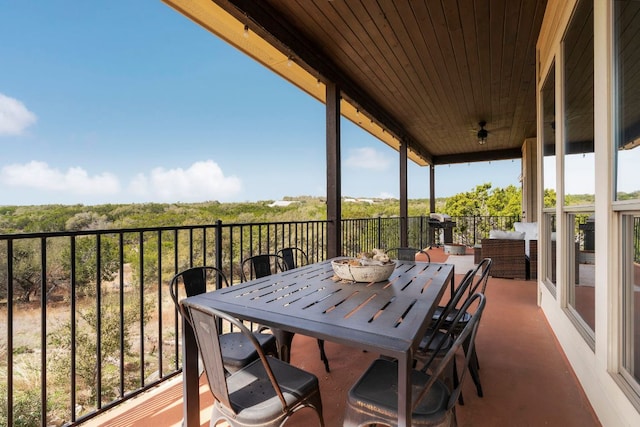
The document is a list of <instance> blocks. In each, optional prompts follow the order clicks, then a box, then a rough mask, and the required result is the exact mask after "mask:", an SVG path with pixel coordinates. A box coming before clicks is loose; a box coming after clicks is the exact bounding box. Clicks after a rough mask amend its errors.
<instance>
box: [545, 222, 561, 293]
mask: <svg viewBox="0 0 640 427" xmlns="http://www.w3.org/2000/svg"><path fill="white" fill-rule="evenodd" d="M543 218H544V224H543V227H544V228H543V232H544V233H545V236H546V241H547V244H548V246H547V247H548V250H546V251H544V252H543V253H544V256H545V259H546V262H545V267H544V270H543V274H544V276H543V277H544V283H545V284H547V287H548V288H549V290H550V291H551V292H552V293H553V295H554V296H555V291H556V275H557V271H558V268H557V265H556V214H555V213H550V212H545V213H544V214H543Z"/></svg>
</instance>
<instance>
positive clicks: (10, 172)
mask: <svg viewBox="0 0 640 427" xmlns="http://www.w3.org/2000/svg"><path fill="white" fill-rule="evenodd" d="M0 182H2V184H3V185H6V186H9V187H19V188H30V189H35V190H44V191H51V192H60V193H71V194H76V195H108V194H116V193H118V191H119V189H120V185H119V183H118V178H117V177H116V176H114V175H112V174H110V173H103V174H100V175H93V176H90V175H89V174H88V173H87V171H85V170H84V169H82V168H79V167H72V168H69V169H67V170H66V171H60V170H58V169H54V168H51V167H50V166H49V165H48V164H46V163H45V162H39V161H31V162H29V163H25V164H13V165H8V166H4V167H3V168H2V169H1V170H0Z"/></svg>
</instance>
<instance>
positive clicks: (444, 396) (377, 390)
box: [349, 359, 449, 422]
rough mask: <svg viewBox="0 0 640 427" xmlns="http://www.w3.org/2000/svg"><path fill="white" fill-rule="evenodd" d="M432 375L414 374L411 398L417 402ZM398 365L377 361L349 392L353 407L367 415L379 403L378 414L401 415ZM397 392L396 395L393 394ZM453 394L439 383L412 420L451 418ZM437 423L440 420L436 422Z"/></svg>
mask: <svg viewBox="0 0 640 427" xmlns="http://www.w3.org/2000/svg"><path fill="white" fill-rule="evenodd" d="M429 378H430V377H429V375H427V374H424V373H422V372H420V371H416V370H414V371H412V377H411V396H412V397H413V398H415V397H416V396H418V394H419V393H420V392H421V391H422V390H423V389H424V387H425V385H426V384H427V382H428V381H429ZM397 384H398V365H397V364H396V363H395V362H392V361H389V360H385V359H376V360H375V361H374V362H373V363H372V364H371V366H369V369H367V372H366V373H365V374H364V375H363V376H362V377H361V378H360V380H359V381H358V382H357V383H356V384H355V385H354V386H353V387H352V388H351V390H350V391H349V404H350V405H352V406H355V407H360V408H361V410H363V411H365V412H366V407H367V406H368V405H371V404H372V403H375V404H376V406H377V407H378V411H380V412H383V413H386V415H387V416H389V417H393V416H394V415H395V414H397V413H398V386H397ZM390 390H393V392H390ZM448 401H449V390H448V389H447V386H445V385H444V383H442V382H441V381H440V380H437V381H436V382H435V383H434V384H433V386H432V387H431V388H430V389H429V392H428V393H427V395H426V396H425V397H424V398H423V399H422V401H421V402H420V405H418V407H417V408H416V409H415V410H414V411H413V415H412V417H413V418H414V419H415V420H416V421H418V420H426V419H429V418H432V417H435V418H438V419H439V418H441V417H442V416H443V415H444V416H449V411H447V403H448ZM433 421H434V422H435V421H437V420H436V419H434V420H433Z"/></svg>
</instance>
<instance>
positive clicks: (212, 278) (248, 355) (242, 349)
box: [169, 266, 278, 372]
mask: <svg viewBox="0 0 640 427" xmlns="http://www.w3.org/2000/svg"><path fill="white" fill-rule="evenodd" d="M218 280H219V281H221V282H222V283H221V285H224V287H228V286H229V283H228V282H227V278H226V276H225V275H224V273H223V272H222V271H220V270H219V269H217V268H216V267H209V266H202V267H192V268H188V269H186V270H184V271H181V272H180V273H178V274H176V275H175V276H174V277H173V279H171V282H170V283H169V293H170V294H171V299H172V300H173V303H174V304H175V306H176V309H177V310H178V312H179V313H180V314H181V315H182V316H184V319H185V320H186V321H187V322H189V323H190V324H191V326H192V327H193V323H192V322H191V319H190V318H189V316H188V315H187V314H186V313H185V312H184V311H183V309H182V307H181V305H180V304H179V297H180V295H181V294H184V295H185V296H186V297H191V296H194V295H199V294H202V293H205V292H207V290H214V289H215V288H216V287H215V286H214V284H215V282H216V281H218ZM207 285H209V286H207ZM181 290H182V291H181ZM254 336H255V338H256V340H257V341H258V342H259V343H260V346H261V347H262V348H263V349H264V351H265V353H267V354H273V355H277V354H278V349H277V343H276V338H275V337H274V336H273V335H272V334H263V333H259V332H254ZM219 340H220V346H221V348H222V359H223V360H224V366H225V368H226V369H227V371H228V372H235V371H238V370H239V369H242V368H243V367H245V366H246V365H248V364H249V363H251V362H253V361H254V360H256V359H257V358H258V353H257V352H256V351H255V350H254V348H253V346H252V345H251V343H250V341H249V340H248V339H247V338H246V337H245V336H244V335H243V334H242V333H240V332H227V333H220V334H219Z"/></svg>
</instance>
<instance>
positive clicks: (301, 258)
mask: <svg viewBox="0 0 640 427" xmlns="http://www.w3.org/2000/svg"><path fill="white" fill-rule="evenodd" d="M276 255H279V256H281V257H282V259H283V261H284V263H285V265H286V266H287V270H292V269H294V268H297V267H300V266H303V265H307V264H308V263H309V258H308V257H307V254H306V253H305V252H304V251H303V250H302V249H300V248H294V247H290V248H284V249H280V250H279V251H278V252H276Z"/></svg>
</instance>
